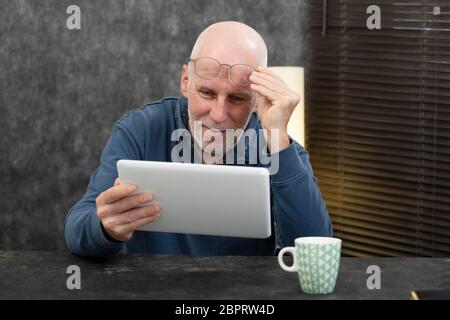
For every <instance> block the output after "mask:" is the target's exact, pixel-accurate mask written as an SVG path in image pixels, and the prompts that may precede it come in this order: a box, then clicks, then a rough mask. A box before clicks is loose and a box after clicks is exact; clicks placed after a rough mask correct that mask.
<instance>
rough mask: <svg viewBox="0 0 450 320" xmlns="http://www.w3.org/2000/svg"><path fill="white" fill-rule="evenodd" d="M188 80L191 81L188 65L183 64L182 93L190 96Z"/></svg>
mask: <svg viewBox="0 0 450 320" xmlns="http://www.w3.org/2000/svg"><path fill="white" fill-rule="evenodd" d="M188 82H189V72H188V65H187V64H183V67H182V69H181V81H180V89H181V94H182V95H183V96H185V97H187V96H188Z"/></svg>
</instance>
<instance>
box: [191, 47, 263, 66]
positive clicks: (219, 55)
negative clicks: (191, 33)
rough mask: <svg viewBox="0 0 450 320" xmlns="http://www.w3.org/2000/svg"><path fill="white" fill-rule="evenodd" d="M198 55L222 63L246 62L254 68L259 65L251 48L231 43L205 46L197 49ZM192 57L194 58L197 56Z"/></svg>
mask: <svg viewBox="0 0 450 320" xmlns="http://www.w3.org/2000/svg"><path fill="white" fill-rule="evenodd" d="M198 57H210V58H213V59H216V60H217V61H219V62H220V63H223V64H229V65H234V64H248V65H251V66H253V67H254V68H256V67H258V66H259V65H260V61H259V60H260V59H259V57H258V55H257V53H256V52H253V51H252V50H243V48H241V47H233V45H229V46H224V45H223V44H222V45H219V46H217V45H215V46H206V47H203V48H202V50H200V51H199V53H198ZM198 57H194V58H198Z"/></svg>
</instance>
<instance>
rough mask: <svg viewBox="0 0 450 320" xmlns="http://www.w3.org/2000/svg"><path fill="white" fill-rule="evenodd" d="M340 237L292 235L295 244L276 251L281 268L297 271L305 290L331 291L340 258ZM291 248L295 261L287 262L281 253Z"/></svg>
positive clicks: (321, 292) (315, 291)
mask: <svg viewBox="0 0 450 320" xmlns="http://www.w3.org/2000/svg"><path fill="white" fill-rule="evenodd" d="M341 243H342V241H341V239H338V238H326V237H304V238H297V239H295V247H286V248H283V249H281V251H280V252H279V253H278V263H279V264H280V266H281V268H282V269H283V270H286V271H289V272H298V278H299V280H300V286H301V288H302V290H303V292H305V293H310V294H328V293H332V292H333V290H334V286H335V284H336V278H337V275H338V272H339V263H340V260H341ZM286 252H290V253H291V254H292V256H293V260H294V263H293V264H292V266H287V265H286V264H285V263H284V261H283V255H284V254H285V253H286Z"/></svg>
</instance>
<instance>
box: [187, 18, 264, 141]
mask: <svg viewBox="0 0 450 320" xmlns="http://www.w3.org/2000/svg"><path fill="white" fill-rule="evenodd" d="M190 58H191V59H192V60H193V61H190V62H188V64H185V65H183V69H182V76H181V92H182V94H183V95H184V96H186V97H187V98H188V101H189V107H188V108H189V114H190V119H189V124H190V129H191V132H192V123H193V121H202V124H203V126H204V127H203V128H202V131H203V132H205V131H206V130H208V129H217V130H225V129H238V128H243V127H244V126H245V125H246V123H247V121H248V119H249V117H250V115H251V113H252V112H253V111H254V110H253V108H254V105H255V102H256V94H255V93H254V92H253V91H252V90H251V89H250V86H249V83H245V81H242V80H243V78H245V77H248V76H249V75H250V73H251V72H252V71H253V69H256V68H257V67H258V66H264V67H266V66H267V47H266V44H265V42H264V40H263V38H262V37H261V35H260V34H259V33H258V32H257V31H255V30H254V29H253V28H251V27H249V26H247V25H245V24H243V23H240V22H235V21H224V22H218V23H215V24H213V25H211V26H209V27H208V28H206V29H205V30H204V31H203V32H202V33H201V34H200V35H199V36H198V38H197V41H196V42H195V45H194V47H193V49H192V52H191V56H190ZM199 58H210V59H201V60H197V59H199ZM215 61H216V62H215ZM230 66H232V69H231V78H230ZM214 70H220V72H219V73H218V74H217V76H216V77H213V76H209V75H210V74H212V73H214V72H215V71H214ZM247 73H248V74H247ZM247 80H248V79H247ZM202 147H204V145H203V146H202Z"/></svg>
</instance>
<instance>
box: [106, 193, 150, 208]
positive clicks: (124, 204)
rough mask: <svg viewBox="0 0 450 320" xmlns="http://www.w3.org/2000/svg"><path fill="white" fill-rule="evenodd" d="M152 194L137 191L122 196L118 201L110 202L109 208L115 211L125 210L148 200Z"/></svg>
mask: <svg viewBox="0 0 450 320" xmlns="http://www.w3.org/2000/svg"><path fill="white" fill-rule="evenodd" d="M154 198H155V197H154V195H153V194H152V193H149V192H146V193H138V194H136V195H131V196H128V197H126V198H123V199H121V200H119V201H116V202H114V203H113V204H111V205H110V206H111V208H110V210H111V211H113V212H116V213H119V212H125V211H128V210H130V209H134V208H136V207H138V206H140V205H143V204H144V203H146V202H150V201H152V200H153V199H154Z"/></svg>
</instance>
